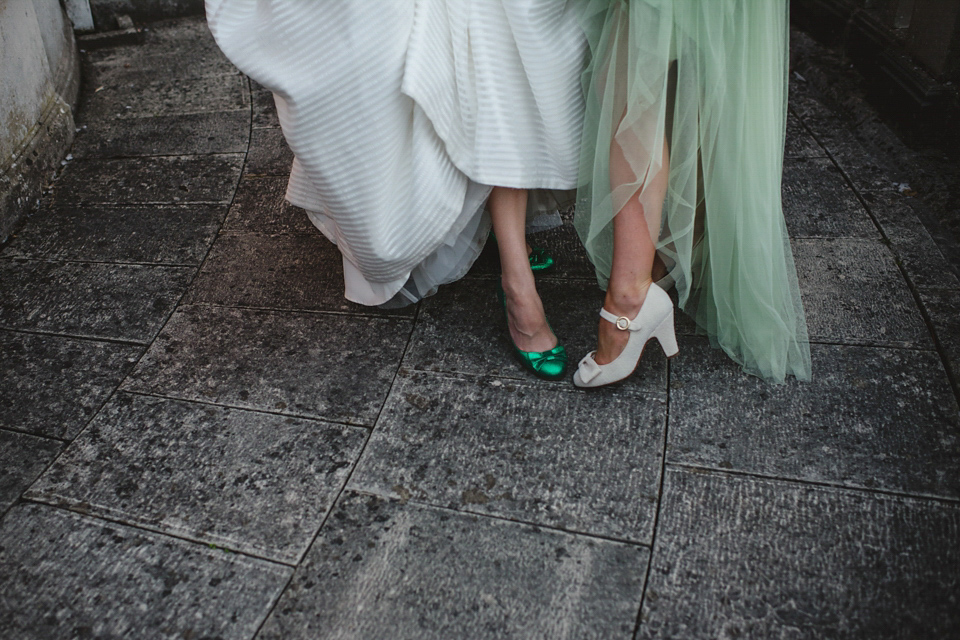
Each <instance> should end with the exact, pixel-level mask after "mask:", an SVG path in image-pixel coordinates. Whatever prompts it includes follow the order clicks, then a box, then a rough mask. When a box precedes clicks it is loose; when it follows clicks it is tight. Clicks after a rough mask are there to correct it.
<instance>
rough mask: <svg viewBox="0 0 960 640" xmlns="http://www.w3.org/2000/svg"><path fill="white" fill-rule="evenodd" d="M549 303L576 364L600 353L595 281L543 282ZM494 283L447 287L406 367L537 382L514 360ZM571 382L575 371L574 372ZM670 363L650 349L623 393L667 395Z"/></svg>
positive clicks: (428, 310) (427, 314) (422, 319)
mask: <svg viewBox="0 0 960 640" xmlns="http://www.w3.org/2000/svg"><path fill="white" fill-rule="evenodd" d="M537 288H538V290H539V291H540V294H541V296H542V297H543V299H544V300H545V301H546V302H545V304H546V310H547V319H548V320H549V321H550V325H551V326H552V327H553V330H554V332H555V333H556V334H557V337H558V338H559V339H560V341H561V342H562V344H563V345H564V346H565V347H566V349H567V355H568V357H569V359H570V363H571V365H575V364H576V363H577V362H579V360H580V358H582V357H583V356H584V355H585V354H586V353H587V352H589V351H592V350H593V349H595V348H596V340H597V335H596V332H597V325H598V323H599V316H598V315H597V314H598V313H599V311H600V307H601V306H602V304H603V292H602V291H600V290H599V289H598V288H597V285H596V283H595V282H590V281H578V282H571V281H563V280H548V279H546V278H541V279H540V280H539V281H538V283H537ZM495 292H496V281H495V280H479V281H478V280H473V281H471V280H463V281H461V282H457V283H454V284H452V285H449V286H446V287H442V288H441V289H440V292H439V293H437V295H435V296H432V297H430V298H427V299H426V300H424V301H423V302H422V303H421V307H420V314H419V316H418V317H417V326H416V329H415V330H414V334H413V337H412V338H411V339H410V348H409V350H408V351H407V354H406V356H405V357H404V360H403V364H404V366H405V367H409V368H411V369H419V370H423V371H433V372H450V373H466V374H471V375H482V376H498V377H503V378H513V379H519V380H527V381H531V380H532V381H536V382H537V383H538V384H545V385H550V386H556V385H568V384H570V381H569V380H564V381H562V382H549V381H542V380H539V379H537V378H534V377H533V376H532V375H531V374H530V373H528V372H527V371H526V370H525V369H524V368H523V367H522V366H521V365H520V363H519V362H518V361H517V359H516V357H515V356H514V353H513V349H512V346H511V342H510V335H509V333H507V325H506V319H505V317H504V313H503V307H502V306H501V305H500V303H499V302H498V301H497V298H496V293H495ZM570 376H571V379H572V376H573V370H572V369H571V370H570ZM665 388H666V358H665V357H664V355H663V351H662V350H659V349H650V350H648V351H647V352H646V353H645V354H644V357H643V361H642V362H641V363H640V365H639V367H638V368H637V371H636V372H635V373H634V375H633V376H632V377H631V378H629V379H628V380H626V381H625V382H623V383H621V385H620V389H621V390H622V391H623V392H624V393H633V392H644V393H663V390H664V389H665Z"/></svg>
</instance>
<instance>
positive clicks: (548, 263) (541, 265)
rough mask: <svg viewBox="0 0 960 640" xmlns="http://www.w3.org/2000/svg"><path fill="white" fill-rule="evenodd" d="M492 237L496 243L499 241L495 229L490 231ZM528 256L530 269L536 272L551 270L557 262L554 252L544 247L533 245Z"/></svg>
mask: <svg viewBox="0 0 960 640" xmlns="http://www.w3.org/2000/svg"><path fill="white" fill-rule="evenodd" d="M490 239H491V240H493V243H494V244H496V243H497V236H496V235H494V233H493V231H491V232H490ZM528 257H529V258H530V270H531V271H533V272H534V273H537V272H538V271H543V272H546V271H550V270H551V269H553V267H554V265H556V264H557V261H556V260H554V259H553V254H551V253H550V252H549V251H547V250H546V249H544V248H542V247H533V248H532V249H531V251H530V255H529V256H528Z"/></svg>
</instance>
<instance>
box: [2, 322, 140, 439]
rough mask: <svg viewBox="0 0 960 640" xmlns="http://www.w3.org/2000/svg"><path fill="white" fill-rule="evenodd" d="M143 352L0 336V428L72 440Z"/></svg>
mask: <svg viewBox="0 0 960 640" xmlns="http://www.w3.org/2000/svg"><path fill="white" fill-rule="evenodd" d="M142 350H143V347H137V346H128V345H120V344H112V343H108V342H94V341H92V340H75V339H72V338H61V337H58V336H39V335H32V334H28V333H13V332H10V331H0V427H3V428H4V429H14V430H16V431H23V432H27V433H32V434H35V435H39V436H45V437H48V438H61V439H68V440H70V439H73V438H74V437H75V436H76V435H77V433H79V432H80V430H81V429H82V428H83V427H84V425H86V424H87V422H89V420H90V418H92V417H93V415H94V414H95V413H96V412H97V411H99V410H100V407H101V406H102V405H103V403H104V402H106V401H107V398H108V397H109V396H110V394H111V393H113V391H114V389H116V388H117V386H118V385H119V384H120V381H121V380H123V378H124V377H125V376H126V375H127V373H128V372H129V371H130V369H132V368H133V365H134V364H135V363H136V361H137V359H138V358H139V357H140V354H141V352H142Z"/></svg>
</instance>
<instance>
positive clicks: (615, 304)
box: [594, 142, 669, 364]
mask: <svg viewBox="0 0 960 640" xmlns="http://www.w3.org/2000/svg"><path fill="white" fill-rule="evenodd" d="M668 173H669V157H668V154H667V146H666V142H664V146H663V156H662V165H661V168H660V170H659V171H658V172H657V173H656V174H655V175H653V176H648V177H647V181H646V183H645V184H644V190H645V194H644V202H645V203H646V206H644V204H641V202H640V198H639V197H638V196H637V195H635V196H634V197H632V198H631V199H630V201H629V202H627V204H625V205H624V207H623V208H622V209H621V210H620V211H619V212H618V213H617V215H616V216H615V217H614V219H613V265H612V267H611V269H610V284H609V286H608V287H607V295H606V298H605V299H604V302H603V306H604V308H605V309H607V311H610V312H611V313H613V314H615V315H618V316H626V317H628V318H630V319H633V318H635V317H636V316H637V314H638V313H639V312H640V307H641V306H643V301H644V299H645V298H646V296H647V289H649V288H650V285H651V284H652V282H653V279H652V276H651V273H652V271H653V264H654V259H655V257H656V246H655V243H654V241H655V238H652V237H651V235H650V229H659V228H660V215H661V212H662V210H663V199H664V197H665V196H666V193H667V176H668ZM634 180H636V177H635V176H634V174H633V170H632V169H631V168H630V165H629V164H628V163H627V160H626V158H625V157H624V155H623V150H622V149H621V148H620V145H619V144H617V143H616V142H614V143H613V144H612V145H611V146H610V183H611V187H612V188H616V187H617V186H619V185H621V184H624V183H626V182H633V181H634ZM628 338H629V332H628V331H620V330H619V329H617V328H616V327H615V326H614V325H613V324H611V323H609V322H607V321H606V320H602V319H601V320H600V329H599V331H598V334H597V353H596V355H595V356H594V359H595V360H596V362H597V364H608V363H610V362H613V361H614V360H615V359H616V358H617V356H619V355H620V352H621V351H623V348H624V347H625V346H626V344H627V340H628Z"/></svg>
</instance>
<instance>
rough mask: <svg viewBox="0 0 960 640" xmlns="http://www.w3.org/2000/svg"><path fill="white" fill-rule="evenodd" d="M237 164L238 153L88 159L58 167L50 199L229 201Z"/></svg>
mask: <svg viewBox="0 0 960 640" xmlns="http://www.w3.org/2000/svg"><path fill="white" fill-rule="evenodd" d="M242 165H243V156H242V155H239V154H224V155H214V156H210V155H206V156H164V157H152V158H125V159H117V160H100V159H89V160H86V161H84V162H78V163H76V164H74V165H71V166H70V167H69V168H68V169H67V171H64V173H63V175H62V176H61V177H60V179H59V180H58V181H57V184H56V187H55V188H54V202H55V204H57V205H61V206H75V205H78V204H79V205H95V204H107V205H129V204H230V200H231V198H232V197H233V192H234V188H235V187H236V184H237V178H238V177H239V175H240V168H241V166H242Z"/></svg>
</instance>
